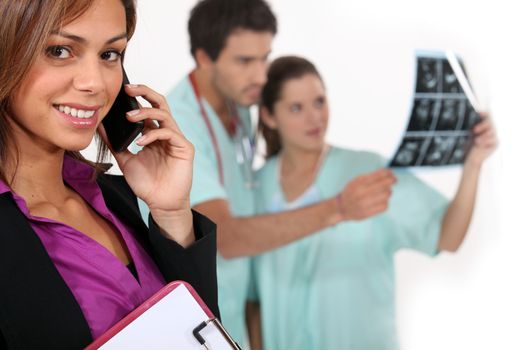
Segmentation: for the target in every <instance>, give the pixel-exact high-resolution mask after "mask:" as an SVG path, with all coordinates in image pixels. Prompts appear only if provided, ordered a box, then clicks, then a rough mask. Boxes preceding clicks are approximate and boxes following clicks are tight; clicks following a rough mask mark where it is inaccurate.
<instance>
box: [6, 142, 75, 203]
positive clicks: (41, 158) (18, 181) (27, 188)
mask: <svg viewBox="0 0 525 350" xmlns="http://www.w3.org/2000/svg"><path fill="white" fill-rule="evenodd" d="M63 163H64V151H63V150H62V151H59V152H55V153H45V152H39V153H38V154H32V153H29V152H21V155H20V157H19V159H18V164H17V167H16V169H13V170H11V171H8V172H6V174H7V179H11V178H12V179H13V181H12V183H11V188H12V189H13V191H14V192H15V193H16V194H18V195H19V196H21V197H22V198H24V199H25V200H26V202H27V205H28V206H29V207H31V206H32V204H33V203H39V202H53V203H60V202H61V201H62V200H63V199H64V198H66V197H67V193H68V189H67V187H66V185H65V184H64V180H63V177H62V167H63Z"/></svg>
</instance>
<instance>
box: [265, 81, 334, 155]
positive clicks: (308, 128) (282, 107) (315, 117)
mask: <svg viewBox="0 0 525 350" xmlns="http://www.w3.org/2000/svg"><path fill="white" fill-rule="evenodd" d="M328 115H329V110H328V102H327V99H326V93H325V88H324V85H323V83H322V82H321V80H320V79H319V77H317V76H316V75H314V74H306V75H304V76H302V77H300V78H297V79H291V80H288V81H286V82H285V83H284V85H283V87H282V91H281V99H280V100H279V101H277V103H275V105H274V113H273V115H272V116H270V118H271V119H273V121H272V122H271V123H272V124H273V125H272V126H271V127H274V128H275V129H276V130H277V131H278V132H279V135H280V137H281V143H282V145H283V148H286V147H296V148H300V149H303V150H319V149H322V147H323V146H324V142H325V141H324V138H325V134H326V129H327V126H328Z"/></svg>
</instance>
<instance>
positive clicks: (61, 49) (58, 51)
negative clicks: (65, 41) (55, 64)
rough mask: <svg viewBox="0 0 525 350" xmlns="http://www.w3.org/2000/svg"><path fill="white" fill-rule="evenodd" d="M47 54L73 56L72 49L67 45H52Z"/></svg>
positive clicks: (61, 56) (55, 56) (60, 56)
mask: <svg viewBox="0 0 525 350" xmlns="http://www.w3.org/2000/svg"><path fill="white" fill-rule="evenodd" d="M46 54H47V55H48V56H50V57H54V58H60V59H65V58H69V57H71V51H70V50H69V49H68V48H67V47H65V46H50V47H48V48H47V49H46Z"/></svg>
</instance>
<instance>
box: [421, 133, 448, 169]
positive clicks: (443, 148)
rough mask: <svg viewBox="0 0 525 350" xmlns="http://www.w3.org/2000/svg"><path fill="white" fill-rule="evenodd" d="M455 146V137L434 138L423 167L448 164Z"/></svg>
mask: <svg viewBox="0 0 525 350" xmlns="http://www.w3.org/2000/svg"><path fill="white" fill-rule="evenodd" d="M455 144H456V138H455V137H452V136H434V137H433V138H432V141H431V143H430V146H429V147H428V149H427V152H426V155H425V157H424V159H423V165H441V164H443V163H445V164H446V162H447V159H448V156H449V155H450V153H452V151H453V149H454V146H455Z"/></svg>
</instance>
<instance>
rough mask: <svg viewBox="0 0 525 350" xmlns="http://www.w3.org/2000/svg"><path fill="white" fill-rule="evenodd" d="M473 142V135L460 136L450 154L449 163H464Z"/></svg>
mask: <svg viewBox="0 0 525 350" xmlns="http://www.w3.org/2000/svg"><path fill="white" fill-rule="evenodd" d="M471 144H472V137H468V136H463V137H458V138H457V140H456V145H455V148H454V151H453V152H452V154H451V155H450V159H449V163H451V164H458V163H463V162H464V161H465V158H466V156H467V152H468V150H469V148H470V146H471Z"/></svg>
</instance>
